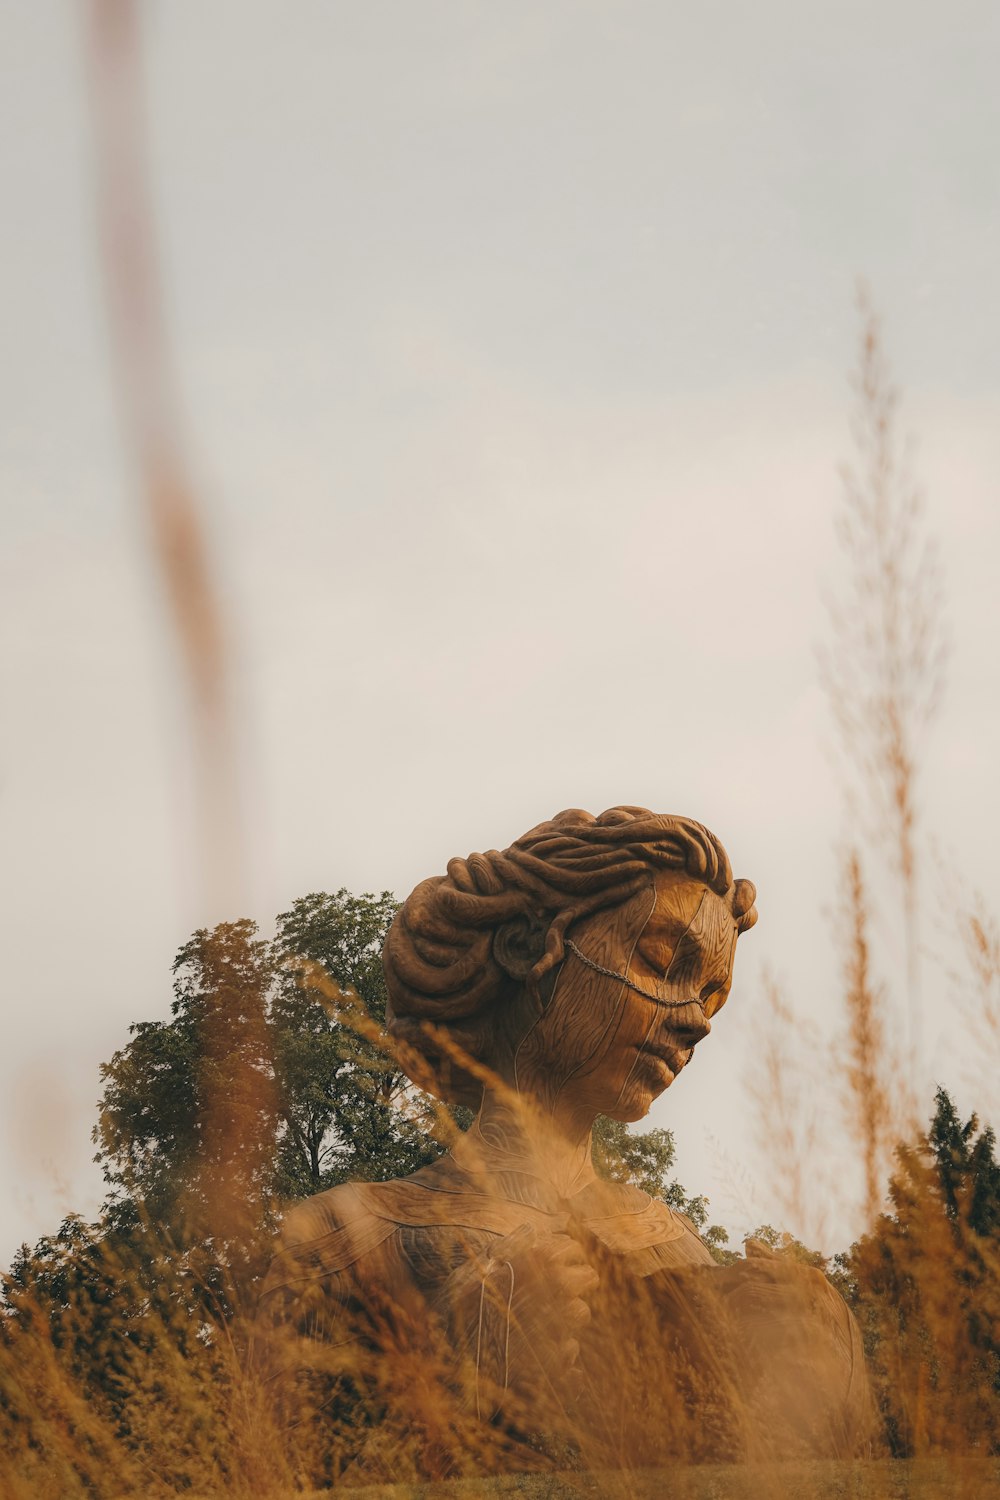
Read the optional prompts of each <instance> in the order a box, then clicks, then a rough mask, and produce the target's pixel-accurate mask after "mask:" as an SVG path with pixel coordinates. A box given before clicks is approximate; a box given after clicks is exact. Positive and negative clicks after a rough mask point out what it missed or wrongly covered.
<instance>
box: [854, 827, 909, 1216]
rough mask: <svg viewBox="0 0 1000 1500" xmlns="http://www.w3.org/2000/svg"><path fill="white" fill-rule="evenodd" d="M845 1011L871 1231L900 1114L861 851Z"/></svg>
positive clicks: (857, 861) (856, 861)
mask: <svg viewBox="0 0 1000 1500" xmlns="http://www.w3.org/2000/svg"><path fill="white" fill-rule="evenodd" d="M843 885H844V902H843V913H842V917H843V925H844V929H845V932H846V954H845V958H844V1005H845V1009H846V1012H847V1038H848V1045H847V1066H846V1069H845V1078H844V1082H845V1085H846V1101H847V1105H848V1120H849V1122H850V1125H851V1127H852V1128H853V1130H854V1135H855V1139H856V1140H857V1141H858V1144H859V1146H860V1150H861V1157H862V1164H863V1167H864V1184H865V1218H866V1222H867V1223H868V1224H869V1225H870V1224H872V1223H874V1221H875V1218H876V1216H877V1214H878V1212H879V1209H880V1207H881V1204H882V1201H883V1198H884V1195H885V1183H886V1178H887V1176H888V1167H889V1163H890V1159H891V1148H892V1144H893V1140H894V1137H893V1131H892V1127H893V1122H894V1118H895V1117H896V1116H897V1114H898V1111H897V1110H896V1109H895V1108H894V1104H893V1100H892V1098H891V1088H890V1085H889V1082H888V1079H889V1078H890V1077H891V1076H892V1074H893V1071H894V1070H893V1068H892V1064H891V1061H890V1057H889V1048H888V1036H887V1031H886V1024H885V1016H884V1006H885V990H884V987H883V986H882V985H880V984H878V983H876V981H875V979H874V977H873V974H872V956H871V946H870V941H869V932H868V927H869V910H868V893H867V891H866V888H865V883H864V876H863V873H862V869H861V859H860V856H859V854H858V851H857V850H856V849H849V850H848V851H847V853H846V856H845V858H844V865H843Z"/></svg>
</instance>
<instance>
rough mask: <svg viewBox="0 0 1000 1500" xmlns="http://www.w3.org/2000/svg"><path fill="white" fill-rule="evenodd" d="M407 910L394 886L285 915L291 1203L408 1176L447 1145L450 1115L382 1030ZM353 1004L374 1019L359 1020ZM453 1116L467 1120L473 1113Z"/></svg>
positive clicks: (281, 1063)
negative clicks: (445, 1121) (444, 1118)
mask: <svg viewBox="0 0 1000 1500" xmlns="http://www.w3.org/2000/svg"><path fill="white" fill-rule="evenodd" d="M397 907H398V902H397V901H396V899H395V897H394V896H392V895H391V894H390V893H389V892H388V891H383V892H382V894H381V895H380V896H377V897H376V896H372V895H365V896H353V895H351V894H350V892H348V891H346V890H339V891H338V892H337V893H336V895H334V896H330V895H326V894H323V893H317V894H312V895H309V896H303V897H301V898H300V899H299V900H298V901H296V902H294V904H293V905H292V907H291V908H290V910H288V911H287V912H282V914H281V915H280V916H279V917H278V924H277V936H276V937H275V940H274V944H273V945H272V954H273V956H274V961H275V976H276V978H275V988H274V993H273V997H272V1000H271V1006H270V1023H271V1031H272V1045H273V1057H274V1069H275V1077H276V1081H277V1085H278V1097H279V1100H280V1114H281V1122H282V1130H281V1133H280V1139H279V1142H278V1166H279V1185H280V1191H281V1195H282V1197H284V1198H286V1199H290V1198H298V1197H303V1196H307V1195H308V1194H310V1193H316V1192H320V1191H321V1190H322V1189H323V1188H327V1187H332V1186H333V1185H335V1184H336V1183H339V1182H345V1181H348V1180H349V1179H351V1178H354V1179H357V1178H364V1179H367V1180H369V1181H382V1180H385V1179H388V1178H392V1177H402V1176H406V1175H407V1174H408V1173H410V1172H415V1171H416V1170H417V1168H418V1167H421V1166H424V1165H425V1164H426V1163H427V1162H429V1161H432V1160H433V1159H434V1157H435V1156H437V1155H438V1154H439V1152H440V1151H441V1149H442V1148H441V1144H440V1142H439V1141H438V1140H437V1139H436V1138H435V1134H434V1131H435V1121H436V1120H437V1119H438V1118H439V1117H440V1111H439V1110H438V1109H437V1108H436V1106H434V1105H433V1104H432V1103H431V1101H430V1100H428V1099H427V1097H426V1095H424V1094H422V1093H421V1092H420V1090H419V1089H416V1088H415V1087H414V1086H413V1084H411V1083H410V1081H409V1079H408V1078H407V1077H406V1075H405V1073H403V1071H402V1069H401V1068H400V1067H399V1065H398V1063H397V1062H396V1061H395V1059H394V1055H393V1051H392V1048H391V1047H390V1046H389V1045H388V1042H387V1039H386V1037H385V1035H384V1031H383V1027H384V1024H385V1006H386V998H387V997H386V989H385V979H384V977H383V973H382V946H383V944H384V942H385V935H386V932H387V931H388V928H389V924H390V922H391V921H392V918H393V916H394V915H395V912H396V910H397ZM317 976H318V979H317ZM324 981H325V983H324ZM351 1002H358V1003H360V1013H361V1014H360V1019H361V1022H362V1023H363V1022H365V1021H367V1022H368V1023H370V1024H368V1025H364V1024H359V1023H358V1020H357V1019H351ZM452 1115H453V1117H454V1118H455V1119H456V1120H457V1121H458V1123H459V1124H463V1125H464V1124H467V1123H468V1112H467V1111H460V1110H455V1111H452Z"/></svg>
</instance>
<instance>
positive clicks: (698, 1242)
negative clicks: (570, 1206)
mask: <svg viewBox="0 0 1000 1500" xmlns="http://www.w3.org/2000/svg"><path fill="white" fill-rule="evenodd" d="M576 1205H579V1209H582V1210H583V1214H582V1217H583V1218H584V1222H585V1223H586V1226H587V1228H588V1229H589V1230H590V1231H591V1233H593V1234H594V1235H596V1237H597V1238H598V1239H599V1240H601V1241H602V1242H603V1243H604V1244H605V1245H606V1246H607V1248H608V1249H609V1250H611V1251H613V1252H614V1253H615V1254H616V1255H623V1256H626V1257H628V1260H629V1265H630V1269H631V1270H633V1271H634V1272H635V1273H636V1274H637V1275H640V1276H643V1275H649V1274H651V1273H652V1272H653V1271H655V1270H660V1269H662V1268H664V1267H668V1266H683V1265H713V1266H714V1265H715V1261H714V1260H713V1259H712V1254H711V1251H710V1250H709V1248H708V1246H707V1245H706V1244H705V1242H704V1240H703V1239H702V1238H701V1236H700V1235H699V1233H698V1231H697V1229H696V1228H695V1226H694V1224H693V1223H692V1222H691V1220H690V1219H689V1218H688V1216H687V1214H683V1213H680V1212H679V1211H678V1210H677V1209H675V1208H670V1207H669V1206H668V1205H667V1204H666V1203H664V1202H663V1201H662V1200H661V1199H659V1198H651V1197H650V1196H649V1194H648V1193H644V1192H643V1191H642V1189H641V1188H637V1187H633V1186H632V1185H631V1184H629V1183H624V1182H595V1183H592V1184H591V1185H590V1186H589V1187H588V1188H587V1189H586V1190H585V1193H584V1194H580V1195H578V1197H577V1199H575V1200H574V1206H576Z"/></svg>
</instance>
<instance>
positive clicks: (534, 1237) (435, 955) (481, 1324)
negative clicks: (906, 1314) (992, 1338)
mask: <svg viewBox="0 0 1000 1500" xmlns="http://www.w3.org/2000/svg"><path fill="white" fill-rule="evenodd" d="M755 894H756V893H755V891H754V887H753V886H752V885H751V883H750V882H749V881H746V880H736V881H734V880H733V877H732V872H731V869H730V865H729V860H728V858H727V856H726V853H725V850H724V849H723V848H722V846H721V844H720V843H719V842H718V840H717V839H716V838H715V837H714V836H713V835H712V834H711V833H709V832H708V830H707V829H705V828H703V827H702V826H701V825H700V824H698V823H695V822H692V821H691V820H689V819H687V818H679V817H670V816H665V815H659V814H654V813H651V812H648V811H646V810H645V809H644V808H638V807H615V808H611V809H610V810H609V811H607V812H605V813H603V814H602V815H601V816H600V817H598V818H595V817H593V816H591V814H589V813H586V812H582V811H580V810H579V809H570V810H569V811H567V812H563V813H560V814H559V815H558V816H557V817H555V818H553V819H552V820H551V822H546V823H542V824H539V826H538V827H536V828H533V829H532V830H531V831H530V832H529V833H527V834H525V835H524V837H523V838H520V839H518V840H517V842H516V843H514V844H512V845H511V847H510V848H509V849H506V850H505V851H503V852H502V853H498V852H497V851H496V850H491V851H490V852H488V853H486V854H473V855H470V857H469V858H468V859H453V860H451V861H450V863H449V865H448V873H447V875H444V876H437V877H434V878H431V879H429V880H425V881H423V882H422V883H421V884H420V885H419V886H417V888H416V889H415V890H414V891H413V893H412V894H411V895H410V897H409V899H408V900H407V901H406V903H405V904H404V906H403V907H402V908H401V910H400V911H399V913H398V914H397V916H396V919H395V921H394V922H393V925H392V928H391V929H390V932H389V936H388V939H387V941H386V945H385V952H384V964H385V974H386V981H387V985H388V992H389V997H390V1007H389V1010H388V1013H387V1018H388V1029H389V1032H390V1035H391V1036H392V1037H393V1038H395V1039H397V1041H398V1043H399V1045H400V1047H401V1051H402V1055H403V1056H404V1058H406V1057H408V1058H409V1059H410V1062H409V1071H410V1072H411V1074H412V1075H413V1076H414V1077H415V1079H416V1081H417V1082H418V1083H420V1084H421V1086H423V1087H424V1088H429V1089H430V1090H432V1091H433V1092H434V1093H436V1094H437V1095H438V1096H439V1097H441V1098H442V1099H446V1100H448V1101H451V1102H459V1103H464V1104H467V1105H470V1106H472V1107H473V1108H474V1109H476V1111H477V1114H476V1117H475V1121H474V1123H473V1125H472V1127H471V1129H470V1130H469V1131H468V1132H467V1133H466V1134H465V1135H464V1136H461V1137H460V1138H459V1139H458V1141H457V1143H456V1144H454V1145H453V1146H452V1149H451V1150H450V1151H449V1152H448V1153H447V1154H446V1155H445V1156H443V1157H442V1158H441V1159H440V1160H438V1161H437V1162H435V1163H434V1164H433V1165H432V1166H429V1167H425V1168H424V1169H423V1170H421V1171H419V1172H417V1173H415V1174H414V1175H413V1176H412V1177H409V1178H406V1179H403V1180H401V1181H397V1182H388V1183H364V1184H362V1183H354V1184H349V1185H346V1186H341V1187H337V1188H333V1189H331V1190H330V1191H328V1192H326V1193H321V1194H319V1195H318V1196H316V1197H314V1198H311V1199H309V1200H308V1201H306V1202H305V1203H303V1204H300V1205H298V1206H297V1207H295V1208H294V1209H292V1211H291V1212H290V1213H289V1215H288V1217H287V1219H286V1221H285V1225H284V1231H283V1236H282V1242H281V1247H280V1249H279V1253H278V1254H277V1256H276V1257H275V1260H274V1262H273V1264H272V1267H271V1270H270V1272H269V1275H268V1279H267V1282H266V1285H265V1290H264V1297H263V1306H264V1307H265V1309H267V1311H268V1313H269V1315H270V1317H271V1319H272V1321H273V1322H274V1323H275V1324H276V1325H284V1326H285V1327H286V1328H288V1327H291V1328H294V1330H295V1332H296V1336H297V1337H298V1338H300V1339H304V1340H305V1341H306V1343H307V1345H308V1346H309V1347H310V1348H312V1349H314V1350H315V1349H316V1348H317V1347H320V1348H322V1349H324V1350H326V1351H332V1350H335V1349H337V1348H341V1349H344V1348H347V1347H350V1346H352V1345H356V1344H360V1345H363V1346H364V1347H366V1348H367V1349H369V1350H375V1351H380V1353H381V1356H382V1358H383V1359H386V1360H388V1359H390V1358H391V1359H394V1360H396V1361H398V1360H400V1359H402V1360H403V1361H404V1363H405V1361H406V1359H407V1358H410V1357H412V1355H413V1354H414V1352H417V1353H418V1354H419V1359H420V1361H422V1367H423V1368H425V1369H426V1370H427V1371H428V1372H430V1371H431V1370H433V1371H435V1372H436V1376H435V1378H437V1379H438V1382H439V1386H440V1387H441V1389H445V1388H446V1389H447V1390H448V1391H449V1392H450V1394H451V1398H452V1399H453V1400H454V1402H455V1403H456V1406H457V1408H458V1409H459V1410H460V1412H461V1413H462V1414H463V1419H464V1420H465V1421H466V1423H467V1426H466V1428H465V1431H466V1441H468V1440H469V1439H468V1433H469V1432H473V1431H474V1430H475V1427H476V1424H479V1425H480V1426H481V1427H482V1426H488V1427H489V1428H490V1429H491V1430H492V1431H493V1432H500V1433H503V1434H505V1435H506V1438H507V1439H508V1440H509V1441H510V1442H512V1443H515V1444H516V1443H524V1442H530V1443H535V1444H536V1445H538V1444H539V1443H541V1444H542V1445H543V1446H544V1444H545V1443H546V1442H549V1443H551V1442H553V1441H557V1442H562V1443H569V1444H571V1445H573V1444H575V1445H576V1447H577V1448H578V1449H580V1450H581V1451H583V1452H584V1454H585V1456H586V1457H587V1458H588V1459H589V1460H590V1461H592V1462H597V1461H601V1462H605V1463H607V1462H618V1461H626V1460H629V1461H633V1462H635V1461H644V1462H657V1461H659V1460H661V1459H663V1458H666V1457H667V1456H677V1455H678V1454H680V1455H685V1456H688V1457H704V1456H715V1457H722V1456H731V1457H736V1456H740V1455H754V1456H756V1455H764V1454H767V1453H775V1452H778V1453H782V1454H786V1453H788V1454H791V1453H801V1454H826V1453H829V1454H834V1453H850V1452H853V1451H855V1450H856V1448H857V1447H858V1445H859V1443H860V1442H861V1441H862V1439H863V1429H864V1417H865V1409H866V1408H865V1403H866V1396H865V1388H864V1372H863V1361H862V1360H861V1357H860V1352H859V1344H858V1338H857V1330H856V1328H855V1326H854V1323H853V1320H852V1319H851V1317H850V1314H849V1313H848V1311H847V1308H846V1306H845V1305H844V1304H843V1303H842V1301H841V1300H840V1299H839V1298H838V1297H837V1296H836V1294H835V1293H834V1292H833V1290H832V1288H830V1287H829V1284H828V1283H827V1282H826V1281H825V1279H824V1278H823V1277H821V1276H820V1275H819V1273H818V1272H816V1273H813V1272H808V1271H804V1270H798V1271H791V1270H789V1269H788V1268H786V1267H785V1266H784V1264H783V1263H779V1262H777V1261H768V1260H762V1259H754V1260H749V1261H744V1262H741V1263H740V1264H739V1265H738V1266H734V1267H720V1266H718V1265H717V1264H716V1263H715V1261H714V1260H713V1257H712V1256H711V1254H710V1252H709V1250H708V1248H707V1247H706V1245H705V1244H704V1243H703V1241H702V1240H701V1239H700V1238H699V1236H698V1234H697V1231H696V1230H695V1228H694V1226H693V1225H692V1224H691V1222H690V1221H689V1220H688V1219H686V1218H685V1217H684V1216H683V1215H682V1214H679V1213H677V1212H675V1211H674V1210H672V1209H671V1208H669V1207H667V1205H666V1204H664V1203H662V1202H659V1201H658V1200H656V1199H652V1198H650V1197H649V1196H648V1195H647V1194H645V1193H643V1192H641V1191H640V1190H639V1189H638V1188H635V1187H631V1186H627V1185H624V1184H621V1183H613V1182H607V1181H603V1180H601V1179H599V1178H598V1176H597V1174H596V1173H595V1170H594V1166H593V1161H592V1156H591V1129H592V1126H593V1124H594V1121H595V1119H596V1118H597V1116H598V1115H602V1114H603V1115H606V1116H610V1117H611V1118H612V1119H615V1120H620V1121H634V1120H639V1119H641V1118H642V1117H643V1116H644V1115H645V1114H646V1112H647V1110H648V1109H649V1106H650V1104H651V1103H652V1101H653V1100H654V1099H655V1098H656V1097H657V1096H658V1095H659V1094H660V1093H662V1092H663V1090H664V1089H666V1088H668V1087H669V1086H670V1084H671V1083H672V1082H673V1081H674V1079H675V1078H676V1076H677V1074H678V1073H679V1072H680V1071H681V1069H682V1068H684V1067H685V1066H686V1065H687V1064H688V1063H689V1062H690V1060H691V1057H692V1054H693V1051H694V1048H695V1047H696V1045H697V1044H698V1043H699V1042H700V1041H702V1040H703V1039H704V1038H705V1037H706V1036H707V1035H708V1033H709V1032H710V1030H711V1027H712V1021H713V1019H714V1017H715V1016H716V1015H717V1014H718V1013H719V1011H720V1010H721V1009H722V1007H723V1005H724V1004H725V1002H726V999H727V997H728V995H729V990H730V985H731V983H732V976H733V959H734V955H735V949H736V940H737V937H738V936H739V934H741V933H743V932H746V931H747V930H748V929H749V928H750V927H752V926H753V924H754V922H755V921H756V916H757V914H756V910H755V908H754V899H755ZM300 1357H301V1356H300ZM461 1426H462V1423H461V1422H458V1424H457V1426H456V1425H455V1423H454V1422H453V1423H452V1426H451V1429H450V1430H451V1431H452V1432H453V1433H457V1432H458V1430H459V1428H460V1427H461ZM457 1440H458V1439H456V1441H457Z"/></svg>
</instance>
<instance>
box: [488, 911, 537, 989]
mask: <svg viewBox="0 0 1000 1500" xmlns="http://www.w3.org/2000/svg"><path fill="white" fill-rule="evenodd" d="M548 930H549V924H548V923H547V922H542V921H540V920H539V918H538V917H534V916H520V917H512V918H511V920H510V921H509V922H504V923H503V925H502V926H500V927H498V928H497V930H496V932H495V933H494V934H493V957H494V958H495V959H496V961H497V963H498V964H499V965H500V967H501V969H503V971H504V973H505V974H509V975H510V977H511V979H517V980H520V981H523V980H525V979H527V977H528V975H529V974H530V973H531V970H532V969H533V968H534V967H535V965H536V964H537V962H538V960H539V959H540V958H541V956H542V954H543V953H544V952H545V937H546V934H547V933H548Z"/></svg>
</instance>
